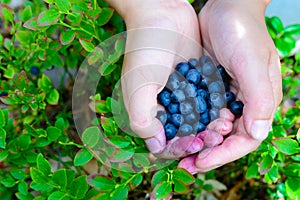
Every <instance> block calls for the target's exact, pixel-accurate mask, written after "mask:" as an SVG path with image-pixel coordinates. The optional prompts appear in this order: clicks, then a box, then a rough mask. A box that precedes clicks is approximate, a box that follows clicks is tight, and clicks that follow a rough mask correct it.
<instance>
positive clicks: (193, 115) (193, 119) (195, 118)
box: [184, 112, 200, 124]
mask: <svg viewBox="0 0 300 200" xmlns="http://www.w3.org/2000/svg"><path fill="white" fill-rule="evenodd" d="M199 118H200V117H199V114H198V113H195V112H192V113H190V114H188V115H185V116H184V121H185V122H186V123H188V124H192V123H194V122H196V121H199Z"/></svg>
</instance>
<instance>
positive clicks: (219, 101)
mask: <svg viewBox="0 0 300 200" xmlns="http://www.w3.org/2000/svg"><path fill="white" fill-rule="evenodd" d="M210 100H211V106H212V108H217V109H221V108H224V107H225V98H224V96H223V95H221V94H220V93H212V94H210Z"/></svg>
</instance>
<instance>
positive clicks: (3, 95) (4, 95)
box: [0, 92, 8, 97]
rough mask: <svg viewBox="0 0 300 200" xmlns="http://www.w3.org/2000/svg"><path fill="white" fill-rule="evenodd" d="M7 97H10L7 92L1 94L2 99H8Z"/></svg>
mask: <svg viewBox="0 0 300 200" xmlns="http://www.w3.org/2000/svg"><path fill="white" fill-rule="evenodd" d="M7 95H8V93H7V92H1V93H0V97H6V96H7Z"/></svg>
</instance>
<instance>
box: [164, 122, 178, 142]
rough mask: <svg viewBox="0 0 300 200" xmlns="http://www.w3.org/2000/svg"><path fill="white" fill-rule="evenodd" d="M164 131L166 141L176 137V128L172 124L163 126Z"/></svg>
mask: <svg viewBox="0 0 300 200" xmlns="http://www.w3.org/2000/svg"><path fill="white" fill-rule="evenodd" d="M164 129H165V134H166V139H167V140H171V139H173V138H174V137H175V136H176V133H177V128H176V127H175V126H174V125H173V124H170V123H168V124H166V125H165V126H164Z"/></svg>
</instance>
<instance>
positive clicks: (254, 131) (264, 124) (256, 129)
mask: <svg viewBox="0 0 300 200" xmlns="http://www.w3.org/2000/svg"><path fill="white" fill-rule="evenodd" d="M270 127H271V123H270V121H269V120H255V121H254V122H253V123H252V126H251V135H252V137H253V138H254V139H256V140H259V141H263V140H264V139H266V137H267V136H268V134H269V130H270Z"/></svg>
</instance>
